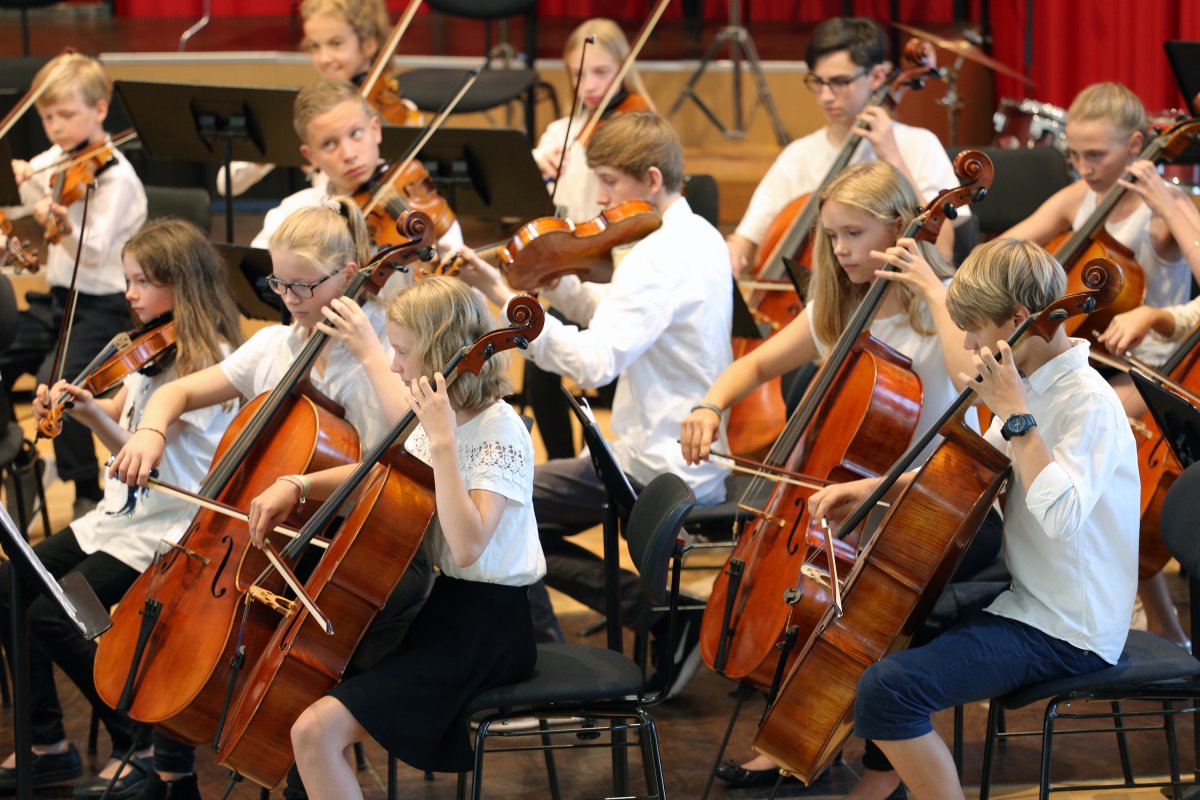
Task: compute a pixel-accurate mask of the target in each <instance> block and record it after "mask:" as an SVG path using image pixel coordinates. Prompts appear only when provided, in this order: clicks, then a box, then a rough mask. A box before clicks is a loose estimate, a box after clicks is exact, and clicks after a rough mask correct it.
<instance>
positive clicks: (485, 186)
mask: <svg viewBox="0 0 1200 800" xmlns="http://www.w3.org/2000/svg"><path fill="white" fill-rule="evenodd" d="M421 133H422V131H421V129H419V128H408V127H397V126H392V125H388V126H385V127H384V129H383V143H382V144H381V145H380V148H379V152H380V154H381V155H383V157H384V158H386V159H388V160H389V161H395V160H398V159H400V158H403V157H404V154H405V153H406V152H407V151H408V148H409V146H410V145H411V144H412V143H413V142H415V141H416V140H417V138H418V137H419V136H420V135H421ZM418 158H419V159H420V160H421V162H422V163H424V164H425V165H426V167H427V168H429V174H430V177H432V178H433V180H434V183H436V184H437V185H438V187H439V189H441V190H442V194H443V195H444V196H445V198H446V202H448V203H449V204H450V207H451V208H453V209H454V210H455V212H456V213H457V214H458V215H459V216H462V217H471V218H474V219H487V220H498V221H501V222H511V221H514V220H515V221H518V222H525V221H527V220H531V219H534V218H536V217H541V216H544V215H545V212H546V183H545V181H544V180H542V173H541V172H540V171H539V170H538V167H537V164H536V163H535V162H534V160H533V153H532V152H531V151H530V149H529V140H528V139H526V138H525V134H524V133H523V132H521V131H518V130H515V129H512V128H442V129H441V130H439V131H437V132H436V133H434V134H433V136H432V137H430V139H429V141H428V142H427V143H426V144H425V146H424V147H423V148H421V152H420V154H419V156H418Z"/></svg>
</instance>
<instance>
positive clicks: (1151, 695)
mask: <svg viewBox="0 0 1200 800" xmlns="http://www.w3.org/2000/svg"><path fill="white" fill-rule="evenodd" d="M1198 499H1200V464H1195V465H1192V466H1191V467H1188V469H1186V470H1185V471H1184V472H1183V474H1182V475H1181V476H1180V477H1179V479H1178V480H1177V481H1176V482H1175V483H1174V485H1172V487H1171V488H1170V490H1169V491H1168V492H1167V496H1166V499H1165V500H1164V501H1163V507H1162V515H1161V517H1160V530H1161V532H1162V537H1163V541H1164V542H1165V543H1166V545H1167V549H1168V550H1170V551H1171V553H1172V555H1174V556H1175V558H1177V559H1178V560H1179V563H1180V565H1181V567H1182V568H1183V571H1184V572H1185V573H1187V574H1188V575H1189V576H1191V602H1192V607H1193V609H1195V604H1196V602H1197V600H1200V592H1197V591H1196V589H1197V583H1196V578H1195V576H1197V575H1200V537H1198V536H1197V535H1196V524H1195V520H1196V518H1197V516H1198V514H1200V503H1198ZM1198 673H1200V661H1197V660H1196V659H1195V658H1194V657H1193V656H1192V655H1190V654H1188V653H1186V652H1184V651H1183V650H1182V649H1181V648H1180V647H1179V646H1177V645H1175V644H1172V643H1171V642H1168V641H1167V640H1166V639H1163V638H1162V637H1161V636H1156V635H1155V634H1152V633H1147V632H1146V631H1137V630H1131V631H1130V632H1129V639H1128V641H1126V643H1125V651H1124V652H1123V653H1122V654H1121V660H1120V662H1119V663H1118V664H1116V665H1115V666H1111V667H1108V668H1106V669H1102V670H1098V671H1097V672H1092V673H1088V674H1086V675H1076V676H1073V677H1070V678H1064V679H1062V680H1057V681H1048V682H1046V683H1040V684H1036V685H1033V686H1027V687H1025V688H1024V689H1020V690H1018V691H1015V692H1010V693H1009V694H1007V695H1004V696H1003V697H998V698H995V699H993V700H992V702H991V704H990V708H989V710H988V728H987V738H986V739H985V741H984V751H983V774H982V776H981V779H980V783H979V800H987V799H988V796H989V794H990V791H991V770H992V762H993V753H994V751H995V748H996V743H997V741H1003V740H1004V739H1005V738H1007V737H1010V736H1038V735H1040V736H1041V737H1042V754H1041V782H1040V788H1039V797H1040V798H1042V799H1043V800H1045V798H1047V797H1049V795H1050V792H1052V791H1054V792H1061V791H1072V790H1075V789H1078V790H1086V791H1089V792H1091V791H1097V790H1101V789H1117V788H1131V787H1138V788H1141V787H1166V786H1170V787H1171V788H1172V791H1173V792H1174V797H1176V798H1179V797H1181V783H1180V777H1179V760H1178V751H1177V743H1176V737H1175V725H1174V717H1175V716H1176V715H1178V714H1184V713H1186V714H1189V715H1190V716H1191V717H1192V719H1193V723H1195V720H1196V711H1197V708H1196V704H1195V698H1196V697H1200V684H1198V683H1197V681H1196V676H1197V674H1198ZM1042 700H1046V701H1047V703H1046V709H1045V712H1044V714H1043V722H1042V729H1041V730H1040V731H1004V732H1001V731H1000V730H999V727H1000V723H999V719H1000V716H1001V714H1002V711H1004V710H1012V709H1017V708H1022V707H1023V706H1027V705H1029V704H1030V703H1034V702H1039V701H1042ZM1124 701H1145V702H1150V703H1156V704H1161V708H1153V709H1137V710H1125V709H1124V708H1123V707H1122V705H1121V704H1122V702H1124ZM1087 703H1097V704H1099V703H1107V704H1108V706H1109V708H1108V710H1105V711H1100V710H1097V711H1092V712H1088V711H1082V710H1081V711H1075V710H1074V709H1073V706H1075V705H1076V704H1087ZM1155 717H1161V718H1162V722H1161V724H1157V725H1140V724H1136V723H1137V721H1138V720H1141V719H1145V718H1155ZM1104 718H1108V719H1112V721H1113V727H1112V728H1111V729H1108V730H1111V732H1112V733H1113V734H1114V735H1115V736H1116V743H1117V750H1118V754H1119V757H1120V764H1121V772H1122V777H1123V779H1124V780H1123V782H1122V783H1108V784H1096V783H1087V784H1081V785H1078V786H1074V787H1073V786H1054V785H1052V784H1051V780H1050V762H1051V755H1052V753H1053V750H1052V747H1053V741H1054V737H1055V735H1058V736H1064V735H1079V734H1085V733H1104V732H1106V730H1105V729H1097V728H1095V727H1093V726H1092V725H1091V724H1090V723H1089V725H1088V727H1087V728H1086V729H1083V730H1078V729H1075V730H1073V729H1066V730H1057V729H1056V724H1057V723H1058V721H1059V720H1064V719H1070V720H1089V721H1090V720H1096V719H1104ZM1128 720H1133V721H1134V722H1135V725H1133V726H1130V725H1128V724H1127V721H1128ZM1144 731H1161V732H1162V733H1163V736H1164V743H1165V745H1166V752H1167V756H1168V759H1169V763H1170V770H1171V780H1170V781H1158V782H1154V781H1144V782H1139V781H1136V780H1135V778H1134V775H1133V769H1132V765H1131V763H1130V757H1129V750H1128V745H1127V743H1126V736H1127V735H1128V734H1129V733H1133V732H1144Z"/></svg>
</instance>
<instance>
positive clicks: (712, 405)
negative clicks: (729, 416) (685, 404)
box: [692, 403, 725, 418]
mask: <svg viewBox="0 0 1200 800" xmlns="http://www.w3.org/2000/svg"><path fill="white" fill-rule="evenodd" d="M698 408H705V409H708V410H709V411H711V412H713V413H714V414H716V415H717V417H718V418H720V417H722V416H724V415H725V412H724V410H722V408H721V407H720V406H719V405H717V404H716V403H697V404H696V405H694V406H692V411H695V410H696V409H698Z"/></svg>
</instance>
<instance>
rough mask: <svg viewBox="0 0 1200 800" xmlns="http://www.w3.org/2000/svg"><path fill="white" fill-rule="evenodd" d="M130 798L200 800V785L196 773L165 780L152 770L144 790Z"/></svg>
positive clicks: (136, 799)
mask: <svg viewBox="0 0 1200 800" xmlns="http://www.w3.org/2000/svg"><path fill="white" fill-rule="evenodd" d="M130 800H200V787H199V786H198V785H197V784H196V776H195V775H194V774H193V775H185V776H184V777H182V778H179V779H177V780H173V781H164V780H163V779H162V778H160V777H158V773H157V772H151V773H150V777H149V779H147V780H146V782H145V783H143V784H142V790H141V791H140V792H139V793H138V794H135V795H134V796H133V797H132V798H130Z"/></svg>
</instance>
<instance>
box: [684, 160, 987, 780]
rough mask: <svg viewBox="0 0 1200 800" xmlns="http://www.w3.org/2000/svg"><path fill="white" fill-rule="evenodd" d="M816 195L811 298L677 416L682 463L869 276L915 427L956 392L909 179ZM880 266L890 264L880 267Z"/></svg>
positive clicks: (951, 348)
mask: <svg viewBox="0 0 1200 800" xmlns="http://www.w3.org/2000/svg"><path fill="white" fill-rule="evenodd" d="M818 202H819V203H820V224H819V225H818V227H817V231H816V239H815V248H814V251H813V253H814V265H813V281H812V284H811V287H812V288H811V299H810V301H809V303H808V305H807V306H806V307H805V308H804V310H802V311H801V312H800V315H799V316H798V317H796V319H795V320H793V321H792V322H791V323H789V324H788V325H787V327H785V328H784V329H783V330H782V331H780V332H779V333H778V334H776V335H775V336H774V337H772V338H771V339H769V340H768V341H767V342H766V343H765V344H763V345H762V346H761V347H759V348H757V349H755V350H754V351H752V352H751V353H750V354H748V355H746V356H745V357H743V358H740V359H738V360H737V361H735V362H734V363H733V364H731V365H730V366H729V367H728V368H726V369H725V371H724V372H722V373H721V375H720V377H718V378H717V380H716V382H714V383H713V385H712V387H711V388H710V389H709V390H708V392H707V393H706V394H705V395H704V397H703V398H700V399H699V401H698V402H697V404H696V406H695V408H694V409H693V410H692V412H691V413H690V414H689V415H688V416H687V418H685V419H684V421H683V424H682V426H681V429H680V443H681V447H682V450H683V455H684V458H685V459H686V460H687V462H688V463H690V464H698V463H700V462H701V461H704V460H706V459H708V457H709V449H710V447H711V446H712V445H713V442H714V441H715V440H716V439H717V437H718V434H719V431H720V426H721V422H722V418H723V415H724V410H725V409H727V408H729V407H730V406H731V405H732V404H734V403H736V402H737V401H738V400H740V399H741V398H743V397H745V396H746V395H747V394H748V393H749V392H750V391H752V390H753V389H754V388H755V387H756V386H758V385H759V384H761V383H763V382H765V381H768V380H770V379H771V378H773V377H775V376H777V375H782V374H783V373H785V372H788V371H791V370H794V369H797V368H798V367H800V366H803V365H804V364H806V363H809V362H812V361H815V360H816V359H818V358H821V357H823V356H824V355H825V354H826V353H828V352H829V350H830V349H831V348H832V347H833V346H834V344H835V343H836V342H837V340H838V337H839V336H840V335H841V333H842V330H843V329H844V328H845V326H846V324H847V322H848V321H849V319H850V317H851V316H852V315H853V313H854V310H855V308H856V307H857V305H858V303H859V302H860V301H861V300H862V298H863V297H864V295H865V294H866V293H867V291H868V289H869V288H870V286H871V284H872V283H874V281H875V280H877V279H886V280H890V281H892V282H893V283H895V284H896V285H895V286H894V287H893V288H892V290H891V291H889V292H888V293H887V294H886V295H885V296H884V299H883V301H882V303H881V305H880V308H879V312H878V313H877V315H876V317H875V319H874V321H873V322H872V325H871V328H870V332H871V334H872V335H873V336H874V337H875V338H876V339H879V340H880V341H882V342H883V343H884V344H886V345H888V346H890V347H892V348H893V349H895V350H897V351H899V352H900V353H901V354H903V355H905V356H907V357H909V358H910V359H912V363H913V371H914V372H916V374H917V375H918V376H919V377H920V379H921V386H922V389H923V393H924V397H923V402H922V406H921V412H920V417H919V420H918V422H917V429H916V432H915V433H914V435H915V436H919V435H921V433H923V432H924V430H925V428H926V427H927V426H928V425H929V424H931V423H932V422H933V421H934V420H936V419H937V417H938V415H939V414H940V413H941V412H942V410H943V409H945V408H946V406H947V405H949V403H950V402H951V401H952V400H953V399H954V397H955V396H956V395H957V393H958V388H956V385H957V384H956V380H955V378H953V377H952V376H957V375H958V374H959V373H960V372H963V371H965V370H966V369H967V368H969V366H970V363H971V359H970V353H967V352H965V351H964V350H963V349H962V334H961V333H960V332H959V330H958V329H957V327H955V325H954V323H953V321H952V320H951V319H950V316H949V314H948V313H947V311H946V305H945V296H946V283H947V281H948V275H949V270H948V268H946V267H945V266H944V264H943V262H942V261H941V260H940V259H939V258H938V257H937V254H936V252H934V251H933V250H932V248H931V247H930V246H929V245H925V244H918V243H917V242H915V241H914V240H912V239H900V240H897V238H896V237H897V236H898V235H899V234H900V232H901V231H902V230H903V229H904V228H905V227H906V226H907V225H908V223H909V222H910V221H911V220H912V218H913V216H914V215H915V212H916V210H917V209H918V207H919V205H918V203H917V198H916V194H915V193H914V191H913V189H912V186H911V184H909V182H908V180H907V179H906V178H905V177H904V176H903V175H902V174H901V173H900V172H899V171H898V170H896V168H895V167H893V166H891V165H890V164H887V163H885V162H882V161H875V162H871V163H867V164H859V165H856V166H853V167H850V168H849V169H847V170H846V171H845V172H843V173H842V174H841V175H839V176H838V177H837V178H835V179H834V180H833V181H831V182H830V183H829V184H828V185H827V186H826V188H825V189H824V190H823V191H822V193H821V194H820V196H819V198H818ZM886 265H891V266H893V267H895V268H896V269H897V270H898V271H896V272H884V271H882V270H883V269H884V267H885V266H886ZM971 413H972V414H973V412H971ZM971 423H972V424H975V420H974V419H973V418H972V420H971ZM998 533H999V520H998V519H996V518H994V517H991V516H990V517H989V519H988V523H987V524H985V527H984V530H983V531H981V534H980V535H979V536H977V537H976V539H975V542H976V544H975V545H974V546H973V547H972V550H971V551H970V552H969V553H968V554H967V556H966V558H965V559H964V562H963V567H962V568H961V570H960V573H959V574H961V575H963V576H968V575H971V574H973V573H975V572H977V571H978V570H980V569H982V568H983V567H986V566H988V565H989V564H990V563H991V562H992V561H993V560H994V559H995V557H996V553H997V551H998V549H999V539H998ZM717 777H720V778H721V779H722V780H724V781H725V782H726V783H728V784H729V785H731V786H733V787H735V788H750V787H754V786H764V785H767V786H769V785H773V784H774V783H775V780H776V779H777V777H778V771H777V769H776V768H775V766H774V764H773V763H772V762H771V761H770V760H769V759H767V758H766V757H765V756H757V757H755V758H754V759H752V760H750V761H749V762H747V763H745V764H741V765H739V764H737V763H736V762H732V761H731V762H726V763H725V764H723V765H722V766H721V767H720V768H718V772H717Z"/></svg>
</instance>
